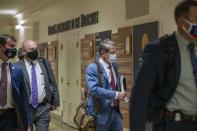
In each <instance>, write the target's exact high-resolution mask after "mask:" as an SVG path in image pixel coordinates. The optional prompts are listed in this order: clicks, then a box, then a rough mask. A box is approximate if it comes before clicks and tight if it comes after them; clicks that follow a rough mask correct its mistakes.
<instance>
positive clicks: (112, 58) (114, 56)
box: [109, 54, 118, 64]
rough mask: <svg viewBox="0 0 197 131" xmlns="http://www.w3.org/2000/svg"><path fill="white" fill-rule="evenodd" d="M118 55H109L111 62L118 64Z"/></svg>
mask: <svg viewBox="0 0 197 131" xmlns="http://www.w3.org/2000/svg"><path fill="white" fill-rule="evenodd" d="M117 59H118V58H117V55H116V54H110V55H109V62H110V63H111V64H112V63H116V62H117Z"/></svg>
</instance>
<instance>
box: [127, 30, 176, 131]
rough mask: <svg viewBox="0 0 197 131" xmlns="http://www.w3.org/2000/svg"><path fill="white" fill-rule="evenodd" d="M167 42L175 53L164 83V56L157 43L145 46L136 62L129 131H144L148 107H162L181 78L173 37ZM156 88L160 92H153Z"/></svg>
mask: <svg viewBox="0 0 197 131" xmlns="http://www.w3.org/2000/svg"><path fill="white" fill-rule="evenodd" d="M170 39H171V41H172V42H173V44H174V47H175V49H174V51H173V55H174V57H173V59H172V65H171V69H170V74H168V76H167V78H166V80H164V59H163V58H164V53H163V48H162V46H161V41H160V40H157V41H154V42H151V43H149V44H147V45H146V47H145V49H144V52H143V55H142V57H141V58H140V60H139V69H138V72H137V77H136V80H135V82H134V86H133V89H132V91H131V99H130V129H131V130H132V131H145V124H146V122H147V117H148V110H149V109H148V107H149V106H150V103H151V102H152V103H163V104H164V106H165V104H166V103H167V102H168V101H169V99H170V98H171V96H172V95H173V93H174V91H175V89H176V87H177V84H178V81H179V77H180V53H179V47H178V44H177V40H176V37H175V34H173V35H171V36H170ZM155 87H159V88H157V90H155ZM153 92H154V93H153ZM153 94H154V95H153ZM158 96H159V97H158ZM150 101H151V102H150Z"/></svg>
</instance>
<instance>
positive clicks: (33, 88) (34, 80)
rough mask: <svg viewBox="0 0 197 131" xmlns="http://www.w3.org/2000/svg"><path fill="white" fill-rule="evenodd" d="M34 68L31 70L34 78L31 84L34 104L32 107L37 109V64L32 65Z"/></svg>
mask: <svg viewBox="0 0 197 131" xmlns="http://www.w3.org/2000/svg"><path fill="white" fill-rule="evenodd" d="M31 65H32V68H31V76H32V79H31V80H32V82H31V87H32V103H31V105H32V106H33V107H34V108H36V107H37V106H38V83H37V76H36V68H35V64H34V63H32V64H31Z"/></svg>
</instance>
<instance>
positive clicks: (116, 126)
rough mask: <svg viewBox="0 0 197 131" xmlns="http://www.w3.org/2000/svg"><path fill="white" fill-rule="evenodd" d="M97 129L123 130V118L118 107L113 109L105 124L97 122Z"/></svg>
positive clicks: (98, 130) (100, 130) (101, 130)
mask: <svg viewBox="0 0 197 131" xmlns="http://www.w3.org/2000/svg"><path fill="white" fill-rule="evenodd" d="M95 131H123V124H122V118H121V115H120V113H119V112H118V111H117V110H116V109H112V112H111V115H110V116H109V120H108V121H107V123H106V124H104V125H99V124H96V128H95Z"/></svg>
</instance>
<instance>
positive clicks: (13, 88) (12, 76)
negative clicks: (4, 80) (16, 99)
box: [9, 63, 19, 93]
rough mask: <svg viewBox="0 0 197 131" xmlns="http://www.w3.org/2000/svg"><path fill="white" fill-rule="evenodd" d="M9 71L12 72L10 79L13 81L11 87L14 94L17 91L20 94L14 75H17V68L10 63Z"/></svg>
mask: <svg viewBox="0 0 197 131" xmlns="http://www.w3.org/2000/svg"><path fill="white" fill-rule="evenodd" d="M9 70H10V79H11V85H12V86H11V87H12V92H13V91H17V92H18V93H19V89H18V88H17V86H16V84H15V81H14V79H15V78H14V77H16V76H14V75H17V74H16V72H15V67H14V66H13V65H12V64H11V63H9Z"/></svg>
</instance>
